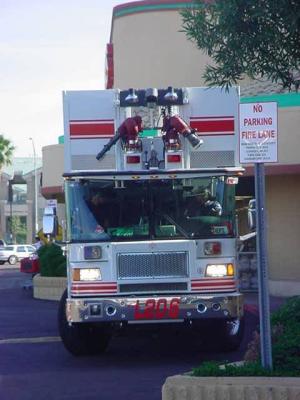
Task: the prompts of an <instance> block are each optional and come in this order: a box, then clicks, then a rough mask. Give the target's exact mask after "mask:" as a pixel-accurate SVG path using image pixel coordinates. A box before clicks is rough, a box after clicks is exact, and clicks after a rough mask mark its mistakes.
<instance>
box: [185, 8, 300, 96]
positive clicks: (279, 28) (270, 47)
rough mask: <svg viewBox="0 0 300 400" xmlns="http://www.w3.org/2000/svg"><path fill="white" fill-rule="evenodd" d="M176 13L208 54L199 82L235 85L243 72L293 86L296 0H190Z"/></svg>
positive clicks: (297, 53) (297, 62) (298, 44)
mask: <svg viewBox="0 0 300 400" xmlns="http://www.w3.org/2000/svg"><path fill="white" fill-rule="evenodd" d="M194 3H195V5H194V6H193V7H191V8H187V9H185V10H184V11H183V12H182V17H183V31H184V32H185V33H186V34H187V37H188V39H190V40H192V41H193V42H195V43H196V45H197V47H198V48H199V49H201V50H203V51H204V52H205V53H206V54H208V55H209V56H210V57H211V58H212V61H213V62H212V65H209V66H207V67H206V70H205V73H204V76H203V77H204V79H205V81H206V82H207V83H208V84H209V85H211V86H213V85H219V86H225V87H228V86H231V85H232V84H237V82H238V81H239V80H241V79H242V78H243V76H244V75H248V76H249V77H250V78H252V79H260V78H267V79H269V80H271V81H273V82H278V83H280V84H281V85H282V86H283V87H284V88H288V89H292V88H296V89H298V87H299V81H300V79H299V78H300V77H299V76H297V75H296V74H297V73H298V74H299V69H300V2H299V0H276V1H274V0H247V1H241V0H215V1H212V2H205V4H204V1H203V0H195V2H194Z"/></svg>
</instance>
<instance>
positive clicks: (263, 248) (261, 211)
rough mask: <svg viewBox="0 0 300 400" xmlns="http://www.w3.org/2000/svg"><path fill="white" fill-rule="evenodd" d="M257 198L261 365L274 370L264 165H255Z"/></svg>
mask: <svg viewBox="0 0 300 400" xmlns="http://www.w3.org/2000/svg"><path fill="white" fill-rule="evenodd" d="M255 197H256V229H257V258H258V259H257V261H258V266H257V274H258V287H259V292H258V293H259V320H260V347H261V363H262V366H263V367H264V368H268V369H272V368H273V365H272V342H271V325H270V303H269V287H268V284H269V282H268V252H267V232H266V213H265V169H264V164H263V163H256V164H255Z"/></svg>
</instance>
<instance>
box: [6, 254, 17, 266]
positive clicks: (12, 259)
mask: <svg viewBox="0 0 300 400" xmlns="http://www.w3.org/2000/svg"><path fill="white" fill-rule="evenodd" d="M8 262H9V264H10V265H15V264H17V262H18V257H17V256H14V255H13V256H10V257H9V258H8Z"/></svg>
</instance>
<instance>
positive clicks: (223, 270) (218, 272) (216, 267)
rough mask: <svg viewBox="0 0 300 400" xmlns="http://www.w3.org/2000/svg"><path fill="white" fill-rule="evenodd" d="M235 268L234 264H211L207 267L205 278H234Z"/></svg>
mask: <svg viewBox="0 0 300 400" xmlns="http://www.w3.org/2000/svg"><path fill="white" fill-rule="evenodd" d="M233 275H234V266H233V264H210V265H207V266H206V271H205V276H211V277H213V278H218V277H224V276H233Z"/></svg>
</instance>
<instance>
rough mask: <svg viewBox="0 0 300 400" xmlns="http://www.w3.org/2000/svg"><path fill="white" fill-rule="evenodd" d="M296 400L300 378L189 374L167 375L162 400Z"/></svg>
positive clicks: (299, 394) (298, 396) (297, 398)
mask: <svg viewBox="0 0 300 400" xmlns="http://www.w3.org/2000/svg"><path fill="white" fill-rule="evenodd" d="M225 399H226V400H256V399H257V400H258V399H259V400H271V399H276V400H299V399H300V378H277V377H274V378H273V377H272V378H269V377H222V378H221V377H218V378H217V377H203V378H201V377H199V378H198V377H192V376H182V375H176V376H171V377H169V378H167V380H166V382H165V384H164V385H163V388H162V400H225Z"/></svg>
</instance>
